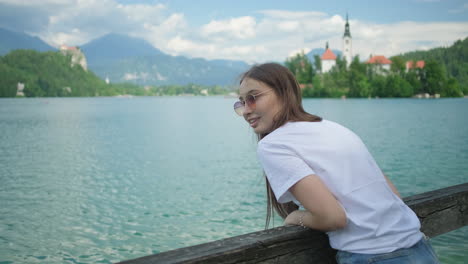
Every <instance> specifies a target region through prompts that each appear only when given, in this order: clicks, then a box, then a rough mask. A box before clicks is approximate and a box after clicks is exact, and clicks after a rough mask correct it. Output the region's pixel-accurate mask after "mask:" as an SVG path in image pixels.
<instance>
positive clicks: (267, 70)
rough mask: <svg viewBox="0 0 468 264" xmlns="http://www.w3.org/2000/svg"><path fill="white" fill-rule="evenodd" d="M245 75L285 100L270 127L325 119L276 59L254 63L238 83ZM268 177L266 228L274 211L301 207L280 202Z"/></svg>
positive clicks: (284, 213)
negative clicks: (309, 108) (309, 107)
mask: <svg viewBox="0 0 468 264" xmlns="http://www.w3.org/2000/svg"><path fill="white" fill-rule="evenodd" d="M246 78H251V79H254V80H256V81H259V82H262V83H264V84H266V85H268V86H269V87H270V88H271V89H272V90H273V91H274V92H275V94H276V96H277V97H278V98H279V99H280V102H281V103H282V104H283V106H282V107H281V110H280V111H279V112H278V114H277V115H276V116H275V117H274V120H273V128H272V129H271V131H273V130H275V129H277V128H278V127H280V126H282V125H284V124H285V123H286V122H289V121H308V122H320V121H322V118H321V117H319V116H315V115H312V114H309V113H307V112H306V111H305V110H304V108H303V107H302V96H301V88H300V87H299V84H298V82H297V80H296V78H295V77H294V75H293V74H292V73H291V71H289V70H288V68H286V67H284V66H282V65H280V64H277V63H265V64H259V65H254V66H252V67H251V68H250V69H249V70H248V71H246V72H245V73H243V74H242V75H241V78H240V82H239V83H242V81H243V80H244V79H246ZM271 131H270V132H271ZM268 133H269V132H268ZM268 133H264V134H257V137H258V140H259V141H260V140H261V139H262V138H264V137H265V136H266V135H268ZM265 181H266V190H267V216H266V221H265V229H267V228H268V226H269V225H270V220H271V217H272V215H273V214H274V211H276V213H277V214H278V215H279V216H281V217H282V218H283V219H284V218H286V216H288V214H289V213H291V212H292V211H294V210H297V209H298V208H299V207H298V206H297V205H296V204H294V203H293V202H288V203H279V202H278V201H277V200H276V197H275V195H274V193H273V190H272V189H271V186H270V183H269V181H268V178H267V177H266V175H265Z"/></svg>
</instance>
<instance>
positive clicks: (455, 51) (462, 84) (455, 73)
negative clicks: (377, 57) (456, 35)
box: [401, 38, 468, 94]
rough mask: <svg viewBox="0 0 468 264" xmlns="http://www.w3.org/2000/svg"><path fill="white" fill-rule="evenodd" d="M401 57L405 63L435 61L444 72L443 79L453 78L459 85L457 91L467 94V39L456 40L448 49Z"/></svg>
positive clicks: (415, 52)
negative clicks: (410, 61)
mask: <svg viewBox="0 0 468 264" xmlns="http://www.w3.org/2000/svg"><path fill="white" fill-rule="evenodd" d="M401 57H402V58H403V59H404V60H405V61H407V60H424V61H431V60H432V61H436V62H437V63H438V64H441V65H442V66H441V67H442V68H444V69H445V70H446V71H445V74H446V76H445V77H446V78H450V77H453V78H455V79H456V80H457V81H458V83H459V90H460V91H462V92H463V93H464V94H468V38H465V39H464V40H457V41H456V42H455V43H454V44H453V45H452V46H450V47H442V48H435V49H431V50H428V51H413V52H408V53H405V54H403V55H401Z"/></svg>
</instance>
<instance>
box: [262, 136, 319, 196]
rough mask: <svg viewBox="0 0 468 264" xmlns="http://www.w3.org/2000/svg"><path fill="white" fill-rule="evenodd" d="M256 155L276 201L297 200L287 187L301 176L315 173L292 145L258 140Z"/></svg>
mask: <svg viewBox="0 0 468 264" xmlns="http://www.w3.org/2000/svg"><path fill="white" fill-rule="evenodd" d="M257 156H258V159H259V161H260V163H261V165H262V167H263V170H264V171H265V174H266V176H267V178H268V181H269V182H270V185H271V188H272V190H273V192H274V194H275V196H276V199H277V201H278V202H279V203H286V202H290V201H294V202H297V200H296V199H295V198H294V196H293V195H292V194H291V193H290V192H289V188H291V187H292V186H293V185H294V184H296V183H297V182H298V181H300V180H301V179H302V178H304V177H306V176H308V175H311V174H315V172H314V171H313V170H312V168H311V167H310V166H309V165H307V164H306V162H305V161H304V160H303V159H302V158H301V157H299V156H298V155H297V154H296V153H295V151H294V150H293V148H292V146H287V145H282V144H275V143H271V142H265V141H260V142H259V144H258V148H257Z"/></svg>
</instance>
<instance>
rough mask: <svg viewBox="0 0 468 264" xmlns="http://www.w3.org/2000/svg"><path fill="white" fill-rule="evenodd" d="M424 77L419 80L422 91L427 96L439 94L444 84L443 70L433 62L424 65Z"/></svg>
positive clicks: (444, 75) (438, 64)
mask: <svg viewBox="0 0 468 264" xmlns="http://www.w3.org/2000/svg"><path fill="white" fill-rule="evenodd" d="M423 74H424V77H423V78H422V79H421V82H422V87H423V91H424V92H426V93H429V94H436V93H437V94H440V93H441V92H442V89H443V87H444V86H445V83H446V74H445V69H444V68H443V67H442V65H441V64H440V63H437V62H436V61H435V60H429V61H427V62H426V64H425V65H424V69H423Z"/></svg>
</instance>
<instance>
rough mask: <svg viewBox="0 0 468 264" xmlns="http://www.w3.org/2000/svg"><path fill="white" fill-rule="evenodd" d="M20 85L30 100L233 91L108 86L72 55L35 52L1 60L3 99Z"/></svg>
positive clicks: (224, 91)
mask: <svg viewBox="0 0 468 264" xmlns="http://www.w3.org/2000/svg"><path fill="white" fill-rule="evenodd" d="M18 83H24V86H25V87H24V91H23V92H24V95H25V96H27V97H42V96H47V97H58V96H74V97H76V96H115V95H124V94H128V95H136V96H143V95H179V94H193V95H217V94H227V93H229V91H230V89H229V88H228V87H221V86H200V85H195V84H188V85H167V86H162V87H145V88H143V87H141V86H138V85H135V84H130V83H119V84H106V83H105V82H104V81H103V80H101V79H100V78H98V77H97V76H96V75H95V74H94V73H93V72H91V71H85V70H84V69H83V68H82V67H81V66H80V65H72V64H71V57H70V56H67V55H63V54H62V53H60V52H52V51H49V52H37V51H33V50H15V51H12V52H10V53H9V54H7V55H5V56H3V57H0V97H15V96H16V90H17V84H18Z"/></svg>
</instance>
